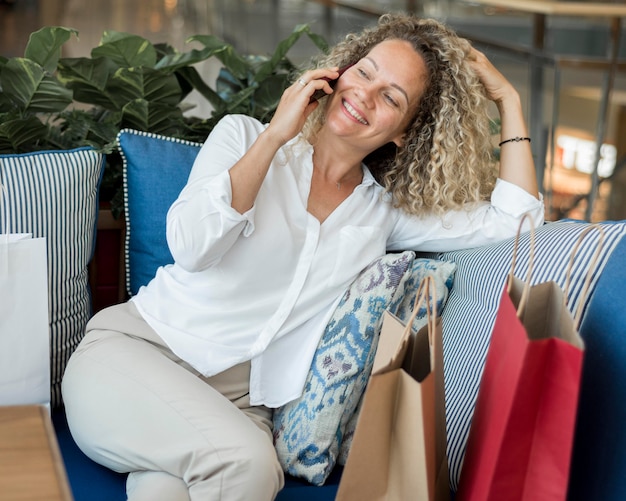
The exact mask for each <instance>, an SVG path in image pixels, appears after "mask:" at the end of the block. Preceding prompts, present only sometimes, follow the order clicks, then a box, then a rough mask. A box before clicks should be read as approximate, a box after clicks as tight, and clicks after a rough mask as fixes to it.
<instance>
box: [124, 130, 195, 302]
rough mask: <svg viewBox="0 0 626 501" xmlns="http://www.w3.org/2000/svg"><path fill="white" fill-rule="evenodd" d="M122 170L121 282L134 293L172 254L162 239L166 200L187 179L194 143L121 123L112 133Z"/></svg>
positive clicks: (175, 195) (166, 208)
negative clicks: (123, 261) (123, 271)
mask: <svg viewBox="0 0 626 501" xmlns="http://www.w3.org/2000/svg"><path fill="white" fill-rule="evenodd" d="M117 144H118V148H119V151H120V153H121V155H122V161H123V172H124V211H125V215H126V288H127V292H128V294H129V295H131V296H132V295H134V294H136V293H137V291H138V290H139V287H141V286H142V285H146V284H147V283H148V282H149V281H150V280H151V279H152V278H153V277H154V274H155V273H156V270H157V268H158V267H159V266H161V265H165V264H169V263H172V262H173V261H174V259H173V258H172V254H171V253H170V251H169V248H168V246H167V241H166V239H165V220H166V216H167V211H168V210H169V208H170V205H172V203H173V202H174V201H175V200H176V198H177V197H178V194H179V193H180V191H181V190H182V189H183V187H184V186H185V184H186V183H187V178H188V177H189V172H190V171H191V168H192V166H193V162H194V160H195V159H196V156H197V155H198V152H199V151H200V147H201V146H202V145H201V144H200V143H194V142H191V141H184V140H181V139H174V138H171V137H167V136H162V135H158V134H153V133H149V132H141V131H136V130H132V129H123V130H121V131H120V132H119V134H118V136H117Z"/></svg>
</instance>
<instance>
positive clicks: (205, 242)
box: [167, 171, 255, 271]
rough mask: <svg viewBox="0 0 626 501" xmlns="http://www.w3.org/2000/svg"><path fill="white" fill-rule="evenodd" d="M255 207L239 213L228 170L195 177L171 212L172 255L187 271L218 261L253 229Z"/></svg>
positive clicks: (168, 225)
mask: <svg viewBox="0 0 626 501" xmlns="http://www.w3.org/2000/svg"><path fill="white" fill-rule="evenodd" d="M254 211H255V207H253V208H252V209H250V210H249V211H247V212H246V213H244V214H240V213H239V212H237V211H236V210H235V209H233V208H232V207H231V188H230V176H229V175H228V172H227V171H226V172H223V173H221V174H218V175H217V176H214V177H213V178H206V179H205V178H200V179H198V180H196V181H194V182H193V183H191V184H189V185H187V187H185V189H184V190H183V191H182V192H181V194H180V196H179V197H178V199H177V200H176V201H175V202H174V204H173V205H172V206H171V207H170V210H169V212H168V216H167V243H168V245H169V248H170V252H171V253H172V256H173V257H174V259H175V260H176V262H177V263H178V264H179V265H180V266H181V267H182V268H183V269H185V270H187V271H199V270H202V269H206V268H208V267H210V266H212V265H214V264H216V263H218V262H219V261H220V259H221V258H222V256H223V255H224V254H225V253H226V252H227V251H228V249H230V247H231V246H232V245H233V243H234V242H235V241H236V240H237V238H238V237H239V236H240V235H242V234H243V236H249V235H250V234H251V233H252V232H253V231H254Z"/></svg>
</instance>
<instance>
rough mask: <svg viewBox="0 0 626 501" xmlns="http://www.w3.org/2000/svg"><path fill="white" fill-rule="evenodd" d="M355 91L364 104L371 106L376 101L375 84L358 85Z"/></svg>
mask: <svg viewBox="0 0 626 501" xmlns="http://www.w3.org/2000/svg"><path fill="white" fill-rule="evenodd" d="M355 93H356V96H357V98H358V99H359V100H360V101H361V102H362V103H363V105H364V106H366V107H368V108H371V107H372V105H373V103H374V93H375V90H374V86H373V85H367V84H362V85H359V86H358V87H356V89H355Z"/></svg>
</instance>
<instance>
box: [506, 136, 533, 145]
mask: <svg viewBox="0 0 626 501" xmlns="http://www.w3.org/2000/svg"><path fill="white" fill-rule="evenodd" d="M513 141H515V142H516V143H519V142H520V141H528V142H529V143H530V138H529V137H519V136H516V137H512V138H511V139H506V140H504V141H502V142H501V143H500V144H498V146H502V145H503V144H506V143H511V142H513Z"/></svg>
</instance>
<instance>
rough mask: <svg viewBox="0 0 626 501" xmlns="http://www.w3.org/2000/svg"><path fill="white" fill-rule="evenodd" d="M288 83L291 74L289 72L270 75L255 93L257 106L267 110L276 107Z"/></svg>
mask: <svg viewBox="0 0 626 501" xmlns="http://www.w3.org/2000/svg"><path fill="white" fill-rule="evenodd" d="M288 85H289V76H288V75H287V74H282V75H269V76H268V77H267V78H265V79H264V80H263V82H262V83H261V84H260V85H259V86H258V88H257V89H256V91H255V93H254V102H255V104H256V106H257V107H259V108H262V109H263V110H265V111H269V110H272V109H274V108H276V106H278V102H279V101H280V98H281V97H282V95H283V92H284V91H285V89H286V88H287V86H288Z"/></svg>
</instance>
